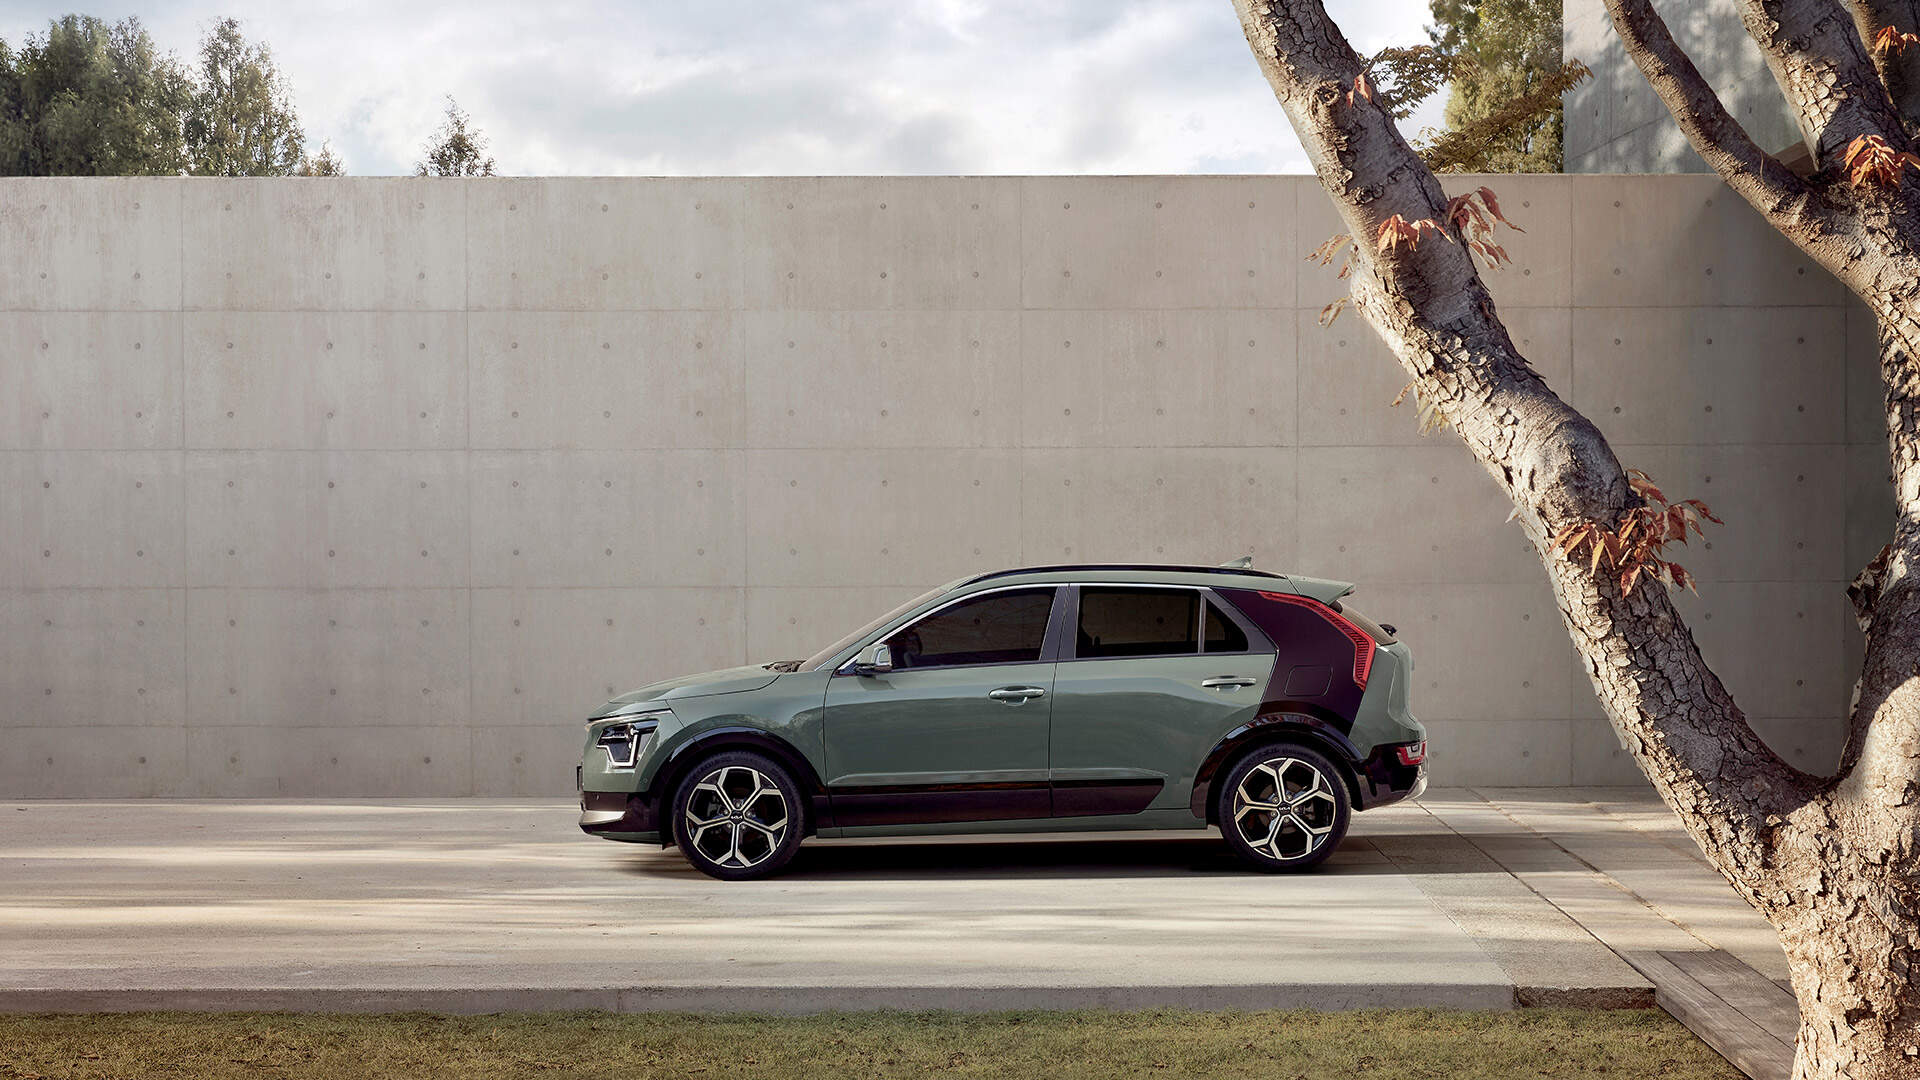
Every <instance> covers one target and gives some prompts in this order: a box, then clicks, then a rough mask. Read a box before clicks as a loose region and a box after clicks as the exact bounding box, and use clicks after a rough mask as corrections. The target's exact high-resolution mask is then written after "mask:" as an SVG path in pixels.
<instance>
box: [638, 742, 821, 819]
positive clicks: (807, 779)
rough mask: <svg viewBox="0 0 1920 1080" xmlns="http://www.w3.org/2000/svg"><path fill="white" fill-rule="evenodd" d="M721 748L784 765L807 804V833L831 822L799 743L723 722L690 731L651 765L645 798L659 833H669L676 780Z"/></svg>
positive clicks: (814, 772) (818, 783)
mask: <svg viewBox="0 0 1920 1080" xmlns="http://www.w3.org/2000/svg"><path fill="white" fill-rule="evenodd" d="M724 750H752V751H755V752H757V753H761V754H765V755H767V756H768V757H770V758H772V759H774V760H775V761H778V762H779V763H780V764H782V765H784V766H786V768H787V771H788V772H790V773H791V774H793V779H794V782H795V783H797V784H799V785H800V793H801V796H802V797H803V798H805V799H806V800H807V802H808V804H809V805H808V813H807V815H806V832H807V834H809V835H811V834H812V833H814V832H815V831H817V830H819V829H820V828H821V827H831V826H832V825H833V820H832V806H831V804H830V803H829V802H828V801H827V786H826V784H824V783H822V782H821V780H820V773H819V772H818V771H817V770H816V769H815V768H814V767H813V763H812V762H810V761H808V760H807V756H806V755H805V754H803V753H801V752H800V748H799V747H797V746H794V745H793V744H792V743H790V742H788V741H787V740H785V739H783V738H781V737H780V736H778V735H775V734H773V733H771V732H769V731H766V730H764V729H762V728H756V727H748V726H745V725H740V724H723V725H720V726H717V727H709V728H702V729H699V730H697V731H694V732H693V733H692V734H690V735H689V736H688V737H687V738H686V739H684V740H682V741H681V742H679V743H677V744H675V745H674V746H673V747H672V748H671V749H670V750H668V751H667V754H666V756H665V758H663V759H662V760H661V762H660V764H659V767H658V768H657V769H655V771H654V774H653V780H652V783H650V784H649V785H648V789H649V790H648V792H647V802H648V804H649V805H650V806H651V807H652V808H653V810H654V814H655V818H656V820H658V821H660V822H662V823H663V824H662V827H661V828H662V835H663V836H665V835H670V829H671V823H670V822H668V820H667V818H668V815H669V814H671V813H672V806H671V802H672V799H673V793H674V792H675V791H677V790H679V787H680V782H681V781H682V780H684V779H686V775H687V773H689V772H691V771H692V769H693V767H694V766H695V765H696V764H698V763H699V762H700V761H702V760H703V759H705V758H706V757H708V756H709V755H711V754H716V753H720V752H721V751H724Z"/></svg>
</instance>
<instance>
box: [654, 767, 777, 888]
mask: <svg viewBox="0 0 1920 1080" xmlns="http://www.w3.org/2000/svg"><path fill="white" fill-rule="evenodd" d="M802 813H803V810H802V807H801V804H800V787H799V785H798V784H796V783H794V781H793V777H792V776H791V775H789V774H788V772H787V770H786V769H784V768H782V767H781V766H780V764H779V763H778V762H776V761H774V760H773V759H771V758H768V757H765V756H762V755H760V754H755V753H752V752H750V751H745V750H733V751H726V752H723V753H719V754H715V755H714V756H713V757H710V758H708V759H707V760H705V761H702V762H701V763H699V764H698V765H696V766H694V767H693V770H692V771H691V772H689V773H688V774H687V777H686V779H685V780H683V781H681V784H680V790H679V792H678V793H677V794H676V795H675V796H674V800H673V838H674V841H675V842H676V843H678V844H679V845H680V851H681V852H682V853H683V854H685V855H686V857H687V861H688V862H690V863H692V864H693V865H694V867H695V868H696V869H698V870H700V871H701V872H702V873H706V874H710V875H712V876H714V877H717V878H720V879H722V880H725V881H744V880H746V879H748V878H757V877H766V876H767V875H769V874H774V873H778V872H779V871H780V870H781V869H783V868H784V867H785V866H786V865H787V863H789V862H791V861H792V860H793V855H794V852H796V851H798V850H799V849H800V839H801V835H802V834H803V833H804V831H805V829H804V827H803V819H802V818H801V814H802Z"/></svg>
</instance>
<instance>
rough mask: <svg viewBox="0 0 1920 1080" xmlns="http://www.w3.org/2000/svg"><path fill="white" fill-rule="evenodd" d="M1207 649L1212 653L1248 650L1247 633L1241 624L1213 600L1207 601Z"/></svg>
mask: <svg viewBox="0 0 1920 1080" xmlns="http://www.w3.org/2000/svg"><path fill="white" fill-rule="evenodd" d="M1206 651H1207V652H1210V653H1241V652H1246V651H1247V633H1246V631H1244V630H1242V629H1240V624H1239V623H1236V622H1234V621H1233V620H1232V619H1229V618H1227V616H1226V613H1225V612H1223V611H1221V610H1220V606H1219V605H1218V604H1215V603H1214V602H1213V601H1211V600H1209V601H1207V632H1206Z"/></svg>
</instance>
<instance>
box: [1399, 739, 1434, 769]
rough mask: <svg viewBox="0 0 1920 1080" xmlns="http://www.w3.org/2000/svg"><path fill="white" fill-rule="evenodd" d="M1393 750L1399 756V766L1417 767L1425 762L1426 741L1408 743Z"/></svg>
mask: <svg viewBox="0 0 1920 1080" xmlns="http://www.w3.org/2000/svg"><path fill="white" fill-rule="evenodd" d="M1394 749H1395V752H1396V753H1398V754H1399V755H1400V764H1402V765H1418V764H1420V763H1421V762H1423V761H1425V760H1427V741H1426V740H1425V739H1422V740H1420V741H1419V742H1417V743H1408V744H1407V745H1405V746H1400V747H1395V748H1394Z"/></svg>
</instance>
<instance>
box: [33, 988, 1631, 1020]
mask: <svg viewBox="0 0 1920 1080" xmlns="http://www.w3.org/2000/svg"><path fill="white" fill-rule="evenodd" d="M1643 998H1644V999H1645V1000H1644V1001H1643V1000H1642V999H1643ZM1529 1005H1545V1006H1553V1007H1561V1008H1601V1009H1619V1008H1651V1007H1652V1006H1653V1001H1652V995H1651V994H1650V993H1649V992H1647V991H1645V990H1644V989H1642V988H1639V987H1597V988H1575V989H1546V990H1542V989H1538V988H1515V987H1512V986H1502V985H1495V984H1465V985H1462V984H1409V985H1398V986H1390V985H1377V986H1358V985H1352V984H1333V985H1311V984H1298V983H1294V984H1279V985H1268V986H640V987H467V988H448V989H439V988H421V989H369V988H327V989H315V988H289V987H261V988H244V987H234V988H193V989H186V988H182V989H157V988H156V989H112V990H59V989H5V990H0V1013H9V1014H18V1013H114V1012H146V1011H187V1012H331V1013H391V1012H431V1013H449V1014H478V1013H495V1012H555V1011H566V1010H588V1011H599V1012H615V1013H640V1012H702V1013H728V1012H751V1013H770V1014H780V1015H795V1014H803V1013H816V1012H840V1011H858V1010H873V1009H904V1010H923V1009H925V1010H933V1009H946V1010H955V1011H959V1012H990V1011H996V1010H1002V1009H1153V1008H1181V1009H1204V1010H1228V1009H1231V1010H1243V1011H1251V1010H1259V1009H1317V1010H1321V1011H1329V1012H1331V1011H1341V1010H1348V1009H1395V1008H1399V1009H1406V1008H1438V1009H1487V1010H1506V1009H1512V1008H1516V1007H1525V1006H1529Z"/></svg>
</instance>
